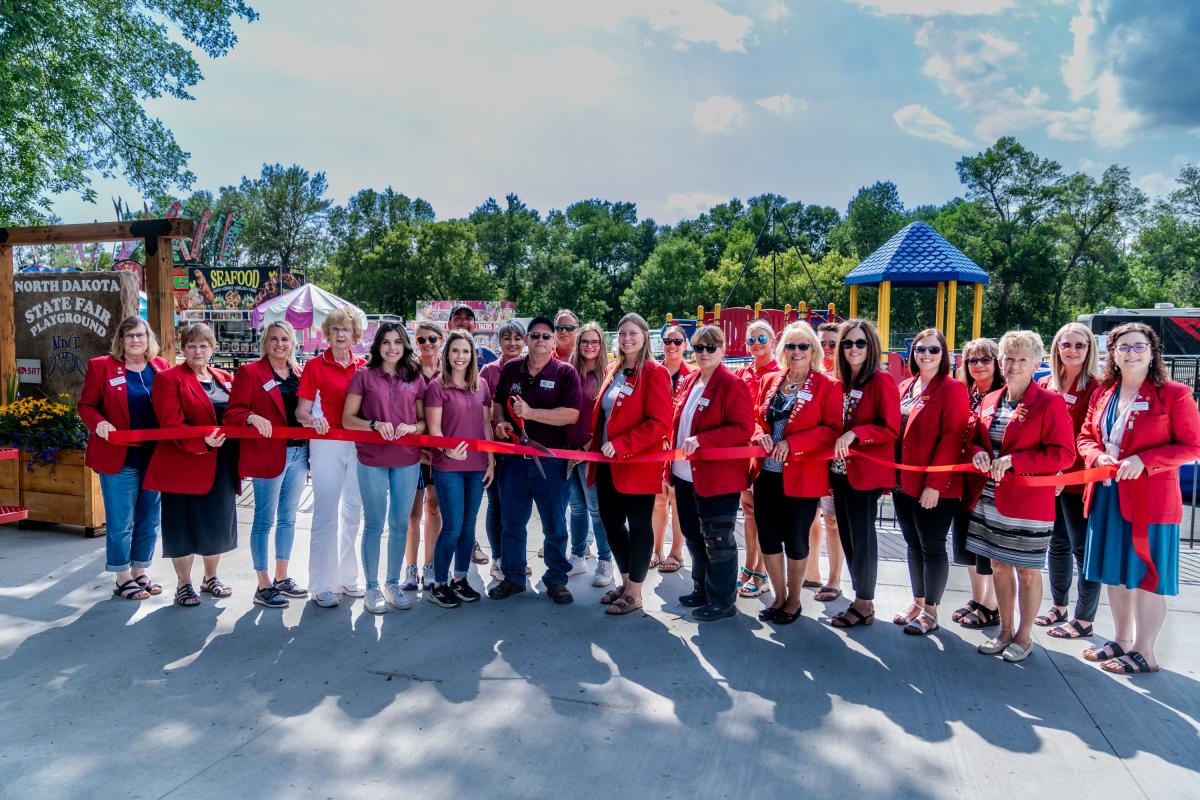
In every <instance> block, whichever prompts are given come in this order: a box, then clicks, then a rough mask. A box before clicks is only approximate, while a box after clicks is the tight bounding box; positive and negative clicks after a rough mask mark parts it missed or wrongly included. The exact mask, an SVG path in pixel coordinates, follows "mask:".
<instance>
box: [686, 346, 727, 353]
mask: <svg viewBox="0 0 1200 800" xmlns="http://www.w3.org/2000/svg"><path fill="white" fill-rule="evenodd" d="M692 348H693V349H694V350H695V351H696V352H697V353H715V352H717V351H718V350H720V349H721V345H719V344H694V345H692Z"/></svg>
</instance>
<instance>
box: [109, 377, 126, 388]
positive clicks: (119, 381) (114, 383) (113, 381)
mask: <svg viewBox="0 0 1200 800" xmlns="http://www.w3.org/2000/svg"><path fill="white" fill-rule="evenodd" d="M123 383H125V376H124V375H118V376H117V377H115V378H109V379H108V385H109V386H120V385H121V384H123Z"/></svg>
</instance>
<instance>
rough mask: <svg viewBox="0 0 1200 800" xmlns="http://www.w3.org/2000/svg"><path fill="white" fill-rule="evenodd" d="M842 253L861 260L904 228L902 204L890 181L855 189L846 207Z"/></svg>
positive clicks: (898, 192) (896, 190) (897, 191)
mask: <svg viewBox="0 0 1200 800" xmlns="http://www.w3.org/2000/svg"><path fill="white" fill-rule="evenodd" d="M842 224H843V226H844V230H843V234H844V237H845V239H844V242H845V244H846V245H848V246H849V249H848V251H844V252H843V253H842V255H849V256H857V257H858V258H859V259H864V258H866V257H867V256H869V255H871V253H873V252H875V251H876V250H877V249H878V248H879V246H880V245H881V244H883V243H884V242H886V241H887V240H888V239H890V238H891V237H892V234H894V233H895V232H896V231H898V230H900V228H902V227H904V204H903V203H902V202H900V191H899V190H898V189H897V188H896V184H894V183H892V182H891V181H877V182H875V183H873V184H871V185H870V186H863V187H862V188H860V189H859V190H858V192H857V193H856V194H855V195H854V197H853V198H852V199H851V200H850V204H849V205H848V206H847V207H846V219H845V221H844V222H843V223H842Z"/></svg>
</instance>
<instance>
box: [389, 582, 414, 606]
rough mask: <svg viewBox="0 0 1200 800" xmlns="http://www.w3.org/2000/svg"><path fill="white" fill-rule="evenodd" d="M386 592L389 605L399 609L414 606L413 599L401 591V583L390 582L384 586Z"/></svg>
mask: <svg viewBox="0 0 1200 800" xmlns="http://www.w3.org/2000/svg"><path fill="white" fill-rule="evenodd" d="M383 588H384V594H385V595H386V596H387V602H388V605H390V606H391V607H392V608H395V609H397V610H399V611H407V610H408V609H410V608H412V600H409V599H408V598H407V597H405V595H404V592H402V591H400V584H398V583H389V584H387V585H385V586H384V587H383Z"/></svg>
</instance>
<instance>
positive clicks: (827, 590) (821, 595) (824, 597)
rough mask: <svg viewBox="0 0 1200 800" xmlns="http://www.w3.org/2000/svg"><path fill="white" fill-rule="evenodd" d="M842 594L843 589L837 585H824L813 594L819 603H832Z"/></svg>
mask: <svg viewBox="0 0 1200 800" xmlns="http://www.w3.org/2000/svg"><path fill="white" fill-rule="evenodd" d="M841 596H842V590H841V589H839V588H838V587H836V586H822V587H821V589H820V591H818V592H817V593H816V594H815V595H813V599H814V600H816V601H817V602H818V603H832V602H833V601H834V600H837V599H838V598H839V597H841Z"/></svg>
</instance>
